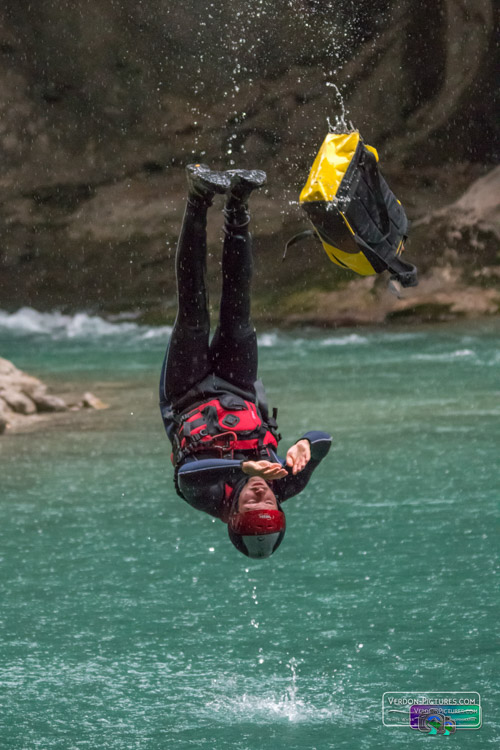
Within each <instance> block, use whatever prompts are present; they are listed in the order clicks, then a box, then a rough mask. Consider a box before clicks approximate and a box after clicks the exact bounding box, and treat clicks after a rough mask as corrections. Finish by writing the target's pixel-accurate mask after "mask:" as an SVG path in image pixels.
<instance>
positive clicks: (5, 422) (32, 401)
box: [0, 357, 107, 434]
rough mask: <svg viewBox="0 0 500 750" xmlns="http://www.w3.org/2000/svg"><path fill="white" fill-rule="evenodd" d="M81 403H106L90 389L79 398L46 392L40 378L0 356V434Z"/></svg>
mask: <svg viewBox="0 0 500 750" xmlns="http://www.w3.org/2000/svg"><path fill="white" fill-rule="evenodd" d="M85 407H87V408H90V409H106V408H107V405H106V404H105V403H103V402H102V401H101V400H100V399H98V398H97V397H96V396H94V395H93V394H92V393H90V392H88V393H85V394H84V395H83V396H82V398H81V399H80V400H76V401H70V402H69V401H68V402H67V401H66V400H65V399H63V398H61V397H60V396H56V395H54V394H51V393H49V392H48V386H47V385H46V384H45V383H43V382H42V381H41V380H39V379H38V378H35V377H33V376H32V375H27V374H26V373H25V372H23V371H22V370H19V369H18V368H17V367H16V366H15V365H14V364H13V363H12V362H10V361H9V360H7V359H3V358H2V357H0V434H4V433H5V432H6V431H7V430H9V429H12V430H15V429H17V428H20V427H22V426H24V425H27V424H31V423H33V422H34V421H37V420H40V419H42V418H43V417H45V418H46V417H47V416H48V415H49V414H50V413H56V412H58V413H60V412H67V411H78V410H79V409H82V408H85Z"/></svg>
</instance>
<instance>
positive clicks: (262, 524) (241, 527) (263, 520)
mask: <svg viewBox="0 0 500 750" xmlns="http://www.w3.org/2000/svg"><path fill="white" fill-rule="evenodd" d="M285 528H286V520H285V514H284V513H283V511H282V510H281V509H280V510H247V511H246V512H245V513H233V514H232V515H231V516H230V517H229V521H228V524H227V530H228V533H229V538H230V540H231V541H232V543H233V544H234V546H235V547H236V548H237V549H239V551H240V552H243V554H244V555H247V556H248V557H270V556H271V555H272V554H273V552H276V550H277V549H278V547H279V546H280V544H281V542H282V541H283V537H284V536H285Z"/></svg>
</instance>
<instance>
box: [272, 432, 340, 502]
mask: <svg viewBox="0 0 500 750" xmlns="http://www.w3.org/2000/svg"><path fill="white" fill-rule="evenodd" d="M305 441H307V443H308V444H309V449H310V457H308V453H309V451H307V449H306V448H305V446H303V443H304V442H305ZM331 444H332V438H331V435H329V434H328V433H327V432H320V431H319V430H311V431H310V432H306V434H305V435H304V436H303V437H301V438H300V440H297V442H296V443H295V444H294V445H292V447H291V448H290V449H289V451H288V452H287V460H286V463H285V465H286V466H287V467H288V475H287V476H286V477H285V478H284V479H280V480H279V481H277V482H276V485H275V487H276V496H277V498H278V500H279V501H280V502H283V501H284V500H288V498H289V497H293V496H294V495H298V494H299V492H302V490H303V489H304V487H305V486H306V485H307V483H308V482H309V480H310V478H311V476H312V473H313V471H314V470H315V469H316V468H317V466H319V464H320V463H321V461H322V460H323V458H324V457H325V456H326V454H327V453H328V451H329V450H330V446H331ZM294 472H295V473H294Z"/></svg>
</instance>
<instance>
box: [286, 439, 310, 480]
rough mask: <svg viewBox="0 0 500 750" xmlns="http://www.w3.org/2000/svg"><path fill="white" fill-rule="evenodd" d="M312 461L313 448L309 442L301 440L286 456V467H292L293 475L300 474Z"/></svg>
mask: <svg viewBox="0 0 500 750" xmlns="http://www.w3.org/2000/svg"><path fill="white" fill-rule="evenodd" d="M310 459H311V446H310V445H309V440H299V442H298V443H295V445H292V447H291V448H290V449H289V450H288V453H287V454H286V465H287V466H291V468H292V474H298V473H299V471H302V469H303V468H304V467H305V466H306V465H307V464H308V462H309V461H310Z"/></svg>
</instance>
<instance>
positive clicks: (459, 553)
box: [0, 310, 500, 750]
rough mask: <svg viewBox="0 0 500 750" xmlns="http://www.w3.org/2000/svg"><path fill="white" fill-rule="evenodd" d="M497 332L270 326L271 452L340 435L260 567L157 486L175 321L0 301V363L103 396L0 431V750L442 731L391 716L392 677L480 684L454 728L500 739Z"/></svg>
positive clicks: (480, 740) (485, 742)
mask: <svg viewBox="0 0 500 750" xmlns="http://www.w3.org/2000/svg"><path fill="white" fill-rule="evenodd" d="M499 331H500V325H499V322H498V321H496V322H495V321H493V322H491V321H490V322H488V323H480V324H479V323H478V324H470V323H469V324H463V325H460V326H458V325H446V326H438V327H430V328H418V329H414V328H407V329H383V330H368V329H367V330H365V329H356V330H355V331H353V330H338V331H328V332H317V331H316V332H315V331H312V330H311V331H304V330H301V331H295V332H288V333H281V332H273V331H269V332H266V333H262V334H261V335H260V352H261V376H262V377H263V379H264V382H265V384H266V386H267V390H268V395H269V399H270V401H271V403H272V404H275V405H278V406H279V407H280V412H279V422H280V429H281V432H282V434H283V435H284V439H283V443H282V444H281V445H282V446H283V449H284V450H285V451H286V448H287V447H288V446H289V445H290V444H291V443H292V442H294V441H295V440H296V439H297V438H299V437H300V436H301V434H302V433H303V432H304V431H305V430H307V429H309V428H312V429H314V428H317V429H324V430H327V431H329V432H331V433H332V435H333V440H334V442H333V448H332V450H331V452H330V454H329V456H328V457H327V459H326V460H325V461H324V462H323V463H322V465H321V466H320V467H319V469H318V470H317V471H316V473H315V474H314V476H313V479H312V481H311V482H310V484H309V486H308V487H307V489H306V491H304V493H303V494H302V495H301V496H299V497H297V498H295V499H292V500H290V501H289V503H287V505H286V508H285V509H286V511H287V520H288V529H287V535H286V538H285V540H284V542H283V544H282V546H281V548H280V549H279V551H278V552H277V553H276V555H274V556H273V557H272V558H271V559H269V560H264V561H253V560H249V559H248V558H245V557H244V556H242V555H240V554H239V553H238V552H237V551H236V550H235V549H234V548H233V547H232V546H231V544H230V543H229V542H228V540H227V535H226V531H225V527H224V526H223V525H222V524H221V523H220V522H219V521H215V520H212V519H211V518H210V517H209V516H207V515H204V514H202V513H200V512H197V511H195V510H193V509H191V508H190V507H189V506H188V505H187V504H186V503H184V502H183V501H182V500H180V499H179V498H178V497H177V496H176V495H175V492H174V490H173V485H172V470H171V467H170V465H169V445H168V443H167V440H166V438H165V437H164V434H163V427H162V424H161V421H160V418H159V412H158V410H157V405H156V404H157V394H156V387H157V379H158V372H159V369H160V365H161V359H162V353H163V348H164V346H165V343H166V341H167V340H168V334H169V329H168V328H163V329H152V328H146V327H141V326H138V325H135V324H134V323H133V322H115V323H109V322H105V321H102V320H100V319H99V318H93V317H91V316H87V315H84V314H82V315H79V316H74V317H66V316H60V315H56V314H52V315H39V314H38V313H35V312H34V311H30V310H23V311H20V312H19V313H17V314H15V315H6V314H2V313H0V355H2V356H5V357H7V358H10V359H12V360H13V361H14V362H15V364H17V366H19V367H21V368H22V369H26V370H27V371H29V372H31V373H32V374H35V375H38V376H40V377H42V378H43V379H45V380H46V381H49V382H51V383H52V384H54V386H55V388H56V390H59V391H61V390H63V391H64V390H67V391H70V390H74V391H79V392H83V391H84V390H91V391H93V392H95V393H96V395H98V396H100V397H101V398H103V399H104V400H105V401H107V402H108V403H109V404H110V409H109V410H107V411H103V412H85V413H78V414H75V415H63V416H62V417H56V418H55V419H53V420H51V421H50V420H49V421H47V422H46V423H44V426H42V427H39V428H37V429H36V430H26V431H23V432H20V433H17V434H11V435H9V436H7V437H5V436H4V437H3V438H0V462H1V486H0V499H1V505H2V524H1V527H0V586H1V600H0V601H1V609H0V637H1V642H0V748H2V750H4V749H5V750H33V749H34V748H39V749H40V750H55V749H56V748H57V749H58V750H59V749H60V750H76V749H78V750H80V749H81V750H83V749H84V748H89V749H92V750H94V749H95V748H99V749H107V748H109V749H110V750H122V749H123V750H133V749H135V748H141V750H142V749H143V748H144V749H145V750H146V749H147V750H149V749H151V750H156V749H157V748H158V749H160V748H175V749H176V750H177V749H179V750H189V749H190V748H193V749H194V748H200V749H201V748H203V750H268V749H269V750H285V748H286V749H288V750H303V749H308V750H326V749H330V748H332V750H340V749H342V750H344V749H345V750H351V749H354V748H361V749H363V750H364V749H365V748H366V749H367V750H374V749H375V750H378V748H381V749H382V748H413V747H415V746H416V745H417V744H419V743H424V744H425V743H432V742H440V741H444V740H439V739H434V738H432V739H430V738H426V737H424V736H423V735H422V734H420V733H419V732H418V731H415V730H411V729H410V728H409V727H408V726H396V727H394V726H392V727H389V726H384V724H383V723H382V696H383V694H384V693H386V692H388V691H441V692H443V691H446V692H447V693H448V692H451V691H469V692H470V691H477V692H478V693H479V694H480V695H481V701H482V707H483V726H482V728H481V729H479V730H477V731H457V733H456V734H455V735H454V736H453V737H451V738H450V739H449V742H453V743H456V746H461V747H462V746H467V747H470V748H483V747H493V746H496V747H498V746H500V719H499V706H500V700H499V697H500V695H499V694H500V690H499V684H498V672H499V669H498V621H499V619H500V618H499V615H500V612H499V600H498V572H497V570H498V567H497V563H498V538H499V537H498V512H497V511H498V496H499V487H500V481H499V473H500V472H499V449H500V419H499V417H500V347H499V338H498V334H499ZM283 449H282V450H283ZM398 715H399V716H400V717H402V718H400V719H399V720H400V722H401V723H403V724H404V723H406V724H408V713H404V711H403V712H400V714H398ZM386 723H391V722H388V721H387V715H386Z"/></svg>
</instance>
